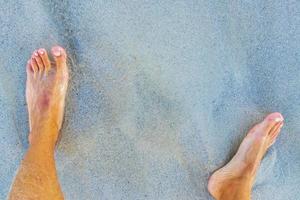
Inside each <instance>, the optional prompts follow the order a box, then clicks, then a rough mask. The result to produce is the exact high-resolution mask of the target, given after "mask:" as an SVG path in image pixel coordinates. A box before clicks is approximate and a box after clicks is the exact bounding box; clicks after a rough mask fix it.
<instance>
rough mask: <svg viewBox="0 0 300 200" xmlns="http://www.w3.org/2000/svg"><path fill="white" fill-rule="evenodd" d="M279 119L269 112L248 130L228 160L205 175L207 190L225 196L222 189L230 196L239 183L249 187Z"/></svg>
mask: <svg viewBox="0 0 300 200" xmlns="http://www.w3.org/2000/svg"><path fill="white" fill-rule="evenodd" d="M283 120H284V119H283V117H282V115H281V114H280V113H272V114H270V115H268V116H267V117H266V118H265V119H264V120H263V121H262V122H261V123H259V124H257V125H255V126H254V127H253V128H252V129H251V130H250V131H249V132H248V134H247V136H246V137H245V138H244V140H243V141H242V143H241V145H240V147H239V149H238V151H237V153H236V154H235V156H234V157H233V158H232V160H231V161H230V162H229V163H228V164H227V165H225V166H224V167H223V168H221V169H219V170H217V171H216V172H214V173H213V175H212V176H211V177H210V179H209V182H208V190H209V192H210V194H211V195H212V196H213V197H214V198H215V199H229V198H226V197H225V196H226V193H230V194H231V196H233V194H234V193H235V190H241V188H240V187H244V188H243V189H244V190H248V191H251V188H252V185H253V182H254V178H255V175H256V172H257V169H258V167H259V164H260V162H261V160H262V158H263V156H264V155H265V153H266V151H267V150H268V148H269V147H270V146H271V145H272V144H273V143H274V142H275V140H276V138H277V136H278V135H279V132H280V130H281V127H282V126H283Z"/></svg>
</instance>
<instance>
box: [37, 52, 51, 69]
mask: <svg viewBox="0 0 300 200" xmlns="http://www.w3.org/2000/svg"><path fill="white" fill-rule="evenodd" d="M38 54H39V56H40V58H41V59H42V61H43V64H44V68H45V72H46V73H47V72H48V71H49V70H50V68H51V62H50V59H49V56H48V53H47V51H46V49H43V48H41V49H39V50H38Z"/></svg>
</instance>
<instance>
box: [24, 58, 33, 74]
mask: <svg viewBox="0 0 300 200" xmlns="http://www.w3.org/2000/svg"><path fill="white" fill-rule="evenodd" d="M26 72H27V75H28V76H29V75H33V73H34V71H33V68H32V66H31V62H30V60H28V61H27V64H26Z"/></svg>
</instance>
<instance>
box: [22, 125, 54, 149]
mask: <svg viewBox="0 0 300 200" xmlns="http://www.w3.org/2000/svg"><path fill="white" fill-rule="evenodd" d="M58 133H59V130H58V128H57V126H55V125H51V124H40V125H39V126H35V127H33V129H32V130H31V132H30V133H29V136H28V139H29V143H30V145H34V144H41V143H42V144H43V145H45V146H50V147H52V146H53V147H55V144H56V141H57V138H58Z"/></svg>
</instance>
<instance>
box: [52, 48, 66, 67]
mask: <svg viewBox="0 0 300 200" xmlns="http://www.w3.org/2000/svg"><path fill="white" fill-rule="evenodd" d="M51 53H52V55H53V58H54V60H55V63H56V67H57V68H58V69H62V68H66V62H67V53H66V51H65V49H64V48H62V47H61V46H54V47H52V49H51Z"/></svg>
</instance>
